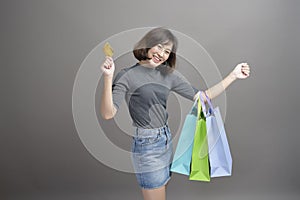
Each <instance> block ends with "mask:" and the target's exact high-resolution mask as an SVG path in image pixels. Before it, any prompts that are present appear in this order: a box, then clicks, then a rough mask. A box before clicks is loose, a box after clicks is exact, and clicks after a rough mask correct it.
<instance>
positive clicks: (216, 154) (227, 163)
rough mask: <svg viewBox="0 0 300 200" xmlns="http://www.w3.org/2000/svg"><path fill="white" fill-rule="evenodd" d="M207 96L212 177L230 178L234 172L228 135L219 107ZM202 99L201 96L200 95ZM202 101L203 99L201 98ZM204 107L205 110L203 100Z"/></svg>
mask: <svg viewBox="0 0 300 200" xmlns="http://www.w3.org/2000/svg"><path fill="white" fill-rule="evenodd" d="M203 93H204V95H205V96H206V100H207V103H208V106H209V107H208V111H207V112H206V127H207V138H208V149H209V152H208V155H209V161H210V177H221V176H230V175H231V171H232V157H231V153H230V149H229V145H228V141H227V138H226V133H225V129H224V125H223V121H222V118H221V114H220V110H219V108H218V107H216V108H213V105H212V103H211V101H210V99H209V98H208V96H207V95H206V94H205V92H203ZM200 97H201V95H200ZM200 99H201V98H200ZM201 102H202V106H203V107H204V108H205V105H204V102H203V100H202V99H201Z"/></svg>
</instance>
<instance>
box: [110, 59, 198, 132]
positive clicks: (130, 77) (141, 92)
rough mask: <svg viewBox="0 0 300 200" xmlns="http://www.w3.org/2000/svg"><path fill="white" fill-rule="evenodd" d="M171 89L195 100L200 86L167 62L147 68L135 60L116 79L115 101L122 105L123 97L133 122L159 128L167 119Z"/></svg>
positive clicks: (145, 126)
mask: <svg viewBox="0 0 300 200" xmlns="http://www.w3.org/2000/svg"><path fill="white" fill-rule="evenodd" d="M170 91H174V92H176V93H178V94H179V95H181V96H183V97H185V98H188V99H190V100H193V97H194V95H195V94H196V93H197V92H198V90H197V89H195V88H194V87H192V86H191V84H190V83H189V82H188V81H187V80H186V79H185V78H184V77H183V76H182V75H181V74H180V73H179V72H178V71H176V70H174V71H172V72H169V73H168V72H167V71H166V66H159V67H156V68H147V67H144V66H141V65H139V64H136V65H134V66H132V67H129V68H125V69H122V70H121V71H120V72H119V73H118V74H117V75H116V78H115V79H114V82H113V93H112V94H113V103H114V106H115V107H116V109H119V107H120V105H121V103H122V102H123V100H124V98H125V100H126V103H127V105H128V109H129V113H130V116H131V118H132V121H133V126H136V127H141V128H158V127H162V126H164V125H165V124H166V123H167V119H168V113H167V111H166V108H167V98H168V96H169V93H170Z"/></svg>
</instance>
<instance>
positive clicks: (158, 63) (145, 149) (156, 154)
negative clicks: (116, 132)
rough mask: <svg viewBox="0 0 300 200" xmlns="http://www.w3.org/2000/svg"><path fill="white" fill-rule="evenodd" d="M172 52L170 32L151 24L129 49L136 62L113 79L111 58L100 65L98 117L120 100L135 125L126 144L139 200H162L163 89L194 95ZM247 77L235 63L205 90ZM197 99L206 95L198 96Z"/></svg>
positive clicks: (165, 166)
mask: <svg viewBox="0 0 300 200" xmlns="http://www.w3.org/2000/svg"><path fill="white" fill-rule="evenodd" d="M176 50H177V39H176V37H175V36H174V35H173V34H172V32H171V31H169V30H168V29H165V28H155V29H152V30H151V31H149V32H148V33H147V34H146V35H145V36H144V37H143V38H142V39H141V40H140V41H139V42H138V43H137V44H136V45H135V47H134V50H133V54H134V56H135V58H136V59H137V60H138V61H139V62H138V63H137V64H135V65H134V66H132V67H129V68H125V69H123V70H121V71H120V72H119V73H118V74H117V75H116V77H115V79H114V81H113V75H114V71H115V65H114V62H113V59H112V58H111V57H106V60H105V61H104V63H103V64H102V66H101V69H102V71H103V76H104V88H103V92H102V96H101V115H102V117H103V118H104V119H111V118H113V117H114V116H115V114H116V113H117V110H118V108H119V107H120V104H121V102H122V101H123V100H124V98H125V100H126V102H127V105H128V109H129V113H130V116H131V118H132V123H133V126H134V127H136V128H135V135H134V137H133V144H132V152H133V156H132V160H133V166H134V169H135V171H136V177H137V180H138V183H139V185H140V187H141V189H142V193H143V196H144V199H145V200H152V199H153V200H154V199H155V200H164V199H166V197H165V196H166V194H165V193H166V192H165V190H166V184H167V182H168V181H169V179H170V163H171V159H172V143H171V133H170V129H169V127H168V125H167V119H168V113H167V112H166V102H167V98H168V95H169V93H170V92H171V91H173V92H176V93H178V94H180V95H181V96H183V97H185V98H188V99H190V100H194V99H196V98H197V97H198V95H199V90H197V89H195V88H194V87H192V86H191V84H190V83H189V82H188V81H187V80H186V79H185V78H184V77H183V76H182V75H181V74H180V73H179V72H177V71H175V70H174V68H175V64H176ZM249 75H250V67H249V66H248V64H247V63H240V64H238V65H237V66H236V67H235V68H234V70H233V71H232V72H231V73H230V74H229V75H228V76H227V77H226V78H224V79H223V80H222V81H221V82H220V83H218V84H216V85H215V86H213V87H211V88H209V89H207V90H206V91H205V92H206V94H207V95H208V97H209V98H211V99H213V98H214V97H216V96H217V95H219V94H220V93H221V92H223V91H224V90H225V89H226V88H227V87H228V86H229V85H230V84H231V83H232V82H234V81H235V80H236V79H245V78H247V77H249ZM203 99H206V98H205V96H204V95H203Z"/></svg>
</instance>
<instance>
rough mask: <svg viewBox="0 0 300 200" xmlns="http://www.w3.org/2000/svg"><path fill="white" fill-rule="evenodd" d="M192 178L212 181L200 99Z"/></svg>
mask: <svg viewBox="0 0 300 200" xmlns="http://www.w3.org/2000/svg"><path fill="white" fill-rule="evenodd" d="M189 179H190V180H196V181H210V174H209V161H208V142H207V137H206V121H205V117H204V114H203V111H202V106H201V102H200V99H198V115H197V125H196V131H195V136H194V143H193V152H192V163H191V173H190V177H189Z"/></svg>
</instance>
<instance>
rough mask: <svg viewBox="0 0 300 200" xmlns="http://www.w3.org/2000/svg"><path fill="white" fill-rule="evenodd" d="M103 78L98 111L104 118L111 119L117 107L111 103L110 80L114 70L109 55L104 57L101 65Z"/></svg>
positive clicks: (111, 80)
mask: <svg viewBox="0 0 300 200" xmlns="http://www.w3.org/2000/svg"><path fill="white" fill-rule="evenodd" d="M101 70H102V72H103V76H104V77H103V78H104V87H103V91H102V96H101V105H100V112H101V116H102V117H103V118H104V119H111V118H113V117H114V116H115V114H116V112H117V109H116V108H115V106H114V104H113V98H112V82H113V75H114V71H115V64H114V61H113V59H112V58H111V57H106V59H105V61H104V63H103V64H102V66H101Z"/></svg>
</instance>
